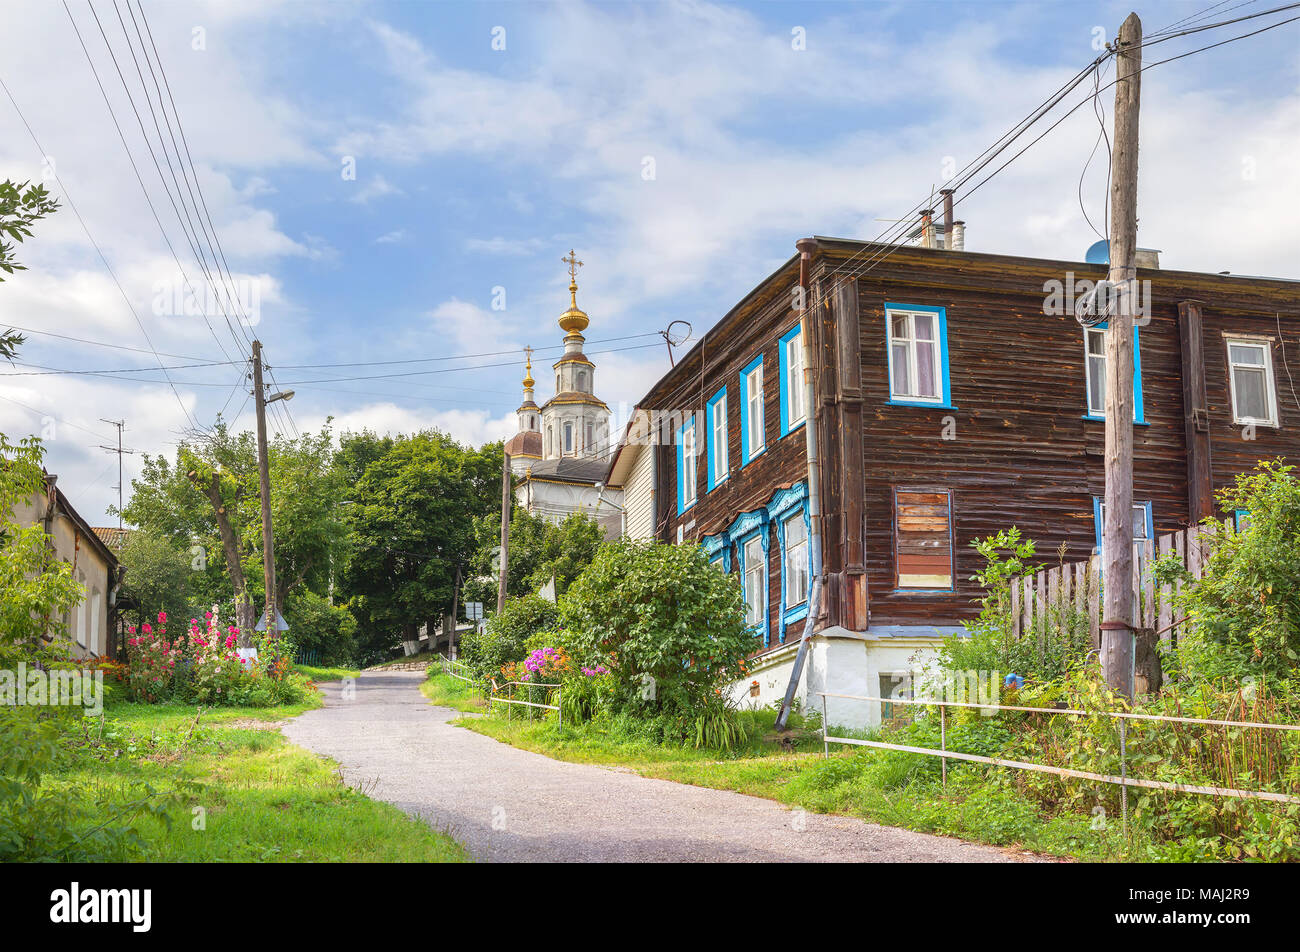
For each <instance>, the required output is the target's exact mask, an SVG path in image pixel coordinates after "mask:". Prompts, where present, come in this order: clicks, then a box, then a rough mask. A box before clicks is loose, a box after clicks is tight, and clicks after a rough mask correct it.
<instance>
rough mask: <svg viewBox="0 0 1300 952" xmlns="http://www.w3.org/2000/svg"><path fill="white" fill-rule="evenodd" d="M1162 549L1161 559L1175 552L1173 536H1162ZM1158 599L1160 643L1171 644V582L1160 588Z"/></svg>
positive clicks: (1159, 542)
mask: <svg viewBox="0 0 1300 952" xmlns="http://www.w3.org/2000/svg"><path fill="white" fill-rule="evenodd" d="M1157 545H1158V547H1159V549H1160V557H1161V558H1164V557H1165V556H1167V555H1168V554H1169V553H1170V552H1172V551H1174V540H1173V536H1172V535H1162V536H1161V537H1160V539H1159V541H1158V542H1157ZM1156 599H1157V602H1158V603H1159V605H1158V608H1157V614H1156V630H1157V631H1159V632H1160V641H1161V642H1162V643H1163V644H1166V645H1167V644H1169V641H1170V638H1171V636H1172V633H1171V631H1170V626H1171V625H1172V624H1173V623H1174V606H1173V600H1174V587H1173V585H1172V584H1170V583H1169V582H1166V583H1165V584H1163V585H1161V586H1160V590H1159V591H1158V592H1157V593H1156Z"/></svg>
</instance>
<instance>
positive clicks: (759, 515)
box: [725, 508, 772, 647]
mask: <svg viewBox="0 0 1300 952" xmlns="http://www.w3.org/2000/svg"><path fill="white" fill-rule="evenodd" d="M725 534H726V536H727V538H728V539H729V540H731V542H733V543H734V544H735V546H736V563H737V567H738V568H739V570H740V572H739V574H740V586H741V590H742V591H743V592H744V593H745V595H746V604H749V596H750V595H751V593H752V595H753V596H754V598H755V600H756V605H755V607H756V608H758V609H759V612H758V614H759V618H758V619H757V621H755V623H754V624H753V625H752V626H751V630H752V631H753V632H754V634H755V635H756V636H761V637H762V639H763V645H764V647H766V646H767V645H770V644H771V643H772V634H771V631H770V625H769V622H768V615H769V612H768V606H769V605H770V604H771V602H770V600H769V597H768V590H767V589H768V571H767V562H768V553H769V547H770V545H771V532H770V524H769V521H768V515H767V509H766V508H763V509H755V510H753V511H751V512H742V513H741V514H740V515H739V516H737V517H736V521H735V522H733V523H732V524H731V525H730V526H729V527H728V528H727V530H726V533H725ZM746 550H749V551H750V552H751V553H755V552H756V553H758V555H757V556H756V557H757V558H758V559H760V560H761V562H762V564H761V565H755V564H754V560H753V558H751V557H749V556H747V555H746ZM751 573H752V576H753V577H752V579H751Z"/></svg>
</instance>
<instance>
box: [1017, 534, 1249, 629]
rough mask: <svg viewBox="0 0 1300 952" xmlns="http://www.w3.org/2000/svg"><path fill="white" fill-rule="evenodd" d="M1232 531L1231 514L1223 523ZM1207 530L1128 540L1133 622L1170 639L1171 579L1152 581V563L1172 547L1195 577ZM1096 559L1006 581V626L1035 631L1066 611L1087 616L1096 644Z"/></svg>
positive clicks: (1206, 548)
mask: <svg viewBox="0 0 1300 952" xmlns="http://www.w3.org/2000/svg"><path fill="white" fill-rule="evenodd" d="M1224 525H1225V527H1226V528H1227V529H1228V530H1229V531H1232V520H1231V519H1229V520H1227V521H1226V522H1225V523H1224ZM1211 541H1212V538H1211V535H1210V532H1209V530H1208V529H1206V528H1204V527H1202V526H1192V527H1190V528H1187V529H1183V530H1182V531H1180V532H1171V533H1169V534H1168V535H1163V536H1160V537H1158V538H1156V539H1154V540H1151V539H1148V540H1146V541H1145V542H1135V543H1134V544H1133V578H1132V580H1131V582H1130V584H1131V585H1132V586H1133V616H1134V618H1133V624H1134V627H1136V628H1146V629H1149V630H1152V631H1155V632H1157V633H1158V634H1159V637H1160V640H1161V641H1164V642H1168V641H1170V639H1171V638H1173V637H1175V636H1176V634H1177V622H1179V621H1180V619H1178V618H1175V617H1174V607H1173V599H1174V595H1176V594H1177V591H1178V586H1177V584H1176V583H1175V584H1165V585H1156V582H1155V577H1154V575H1153V573H1152V571H1151V569H1152V563H1153V562H1154V561H1155V560H1156V559H1157V558H1163V557H1164V556H1166V555H1168V554H1169V553H1174V554H1176V555H1177V557H1178V561H1179V562H1181V563H1182V564H1183V566H1184V567H1185V568H1186V569H1187V571H1188V572H1189V573H1190V574H1191V576H1192V578H1194V579H1199V578H1200V577H1201V575H1202V573H1203V572H1204V571H1205V563H1206V561H1207V559H1208V558H1209V555H1210V546H1211ZM1100 580H1101V559H1100V557H1099V556H1097V555H1093V556H1092V557H1091V558H1090V559H1088V561H1086V562H1073V563H1066V564H1063V565H1058V566H1056V567H1055V568H1050V569H1043V570H1042V571H1040V572H1037V573H1035V574H1034V575H1027V576H1025V577H1023V578H1020V579H1016V580H1014V581H1013V582H1012V588H1011V619H1012V620H1011V631H1012V634H1013V635H1014V636H1015V637H1016V638H1023V637H1025V636H1031V637H1036V636H1041V635H1044V634H1046V633H1047V631H1049V630H1050V629H1053V628H1056V627H1058V626H1059V625H1061V624H1062V623H1064V622H1065V621H1066V620H1067V619H1068V618H1069V617H1070V616H1071V615H1073V616H1074V617H1075V618H1079V619H1082V618H1083V616H1084V615H1087V618H1088V636H1089V638H1090V639H1091V641H1092V645H1093V647H1098V646H1099V645H1100V644H1101V628H1100V624H1101V585H1100Z"/></svg>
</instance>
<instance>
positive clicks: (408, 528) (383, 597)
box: [342, 431, 502, 652]
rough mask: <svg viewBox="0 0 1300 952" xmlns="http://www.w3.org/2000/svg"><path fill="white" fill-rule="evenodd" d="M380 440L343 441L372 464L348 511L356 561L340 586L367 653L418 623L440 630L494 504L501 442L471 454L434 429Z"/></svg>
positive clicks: (411, 634)
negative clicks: (480, 523)
mask: <svg viewBox="0 0 1300 952" xmlns="http://www.w3.org/2000/svg"><path fill="white" fill-rule="evenodd" d="M376 442H377V440H375V438H373V436H372V437H371V438H370V441H369V442H367V441H366V440H365V439H363V440H361V441H358V440H355V439H354V440H353V441H351V443H350V444H349V445H350V447H351V449H352V451H353V455H354V458H358V459H360V458H367V457H368V458H369V462H368V463H367V465H366V467H365V471H364V473H363V475H362V476H361V477H360V478H359V479H358V480H356V482H355V484H354V485H353V486H352V494H351V495H352V499H351V500H350V502H351V503H352V504H351V505H349V506H347V507H346V510H345V513H346V518H347V520H348V522H349V524H350V526H351V547H352V557H351V559H350V562H349V564H348V568H347V571H346V573H345V575H344V577H343V580H342V589H343V590H344V591H345V592H348V593H349V596H350V602H349V607H350V608H351V609H352V611H353V613H354V614H355V615H356V616H357V619H358V621H359V622H360V623H361V625H362V628H363V630H364V631H366V632H367V638H366V647H365V650H367V651H369V652H384V651H386V650H388V649H391V648H393V647H396V645H397V644H398V642H399V641H401V640H403V639H406V640H414V638H415V637H416V631H417V629H418V628H419V626H420V625H421V624H428V626H429V630H430V631H436V630H437V628H438V626H439V623H440V619H441V617H442V616H443V614H444V613H446V612H448V611H450V609H451V606H452V600H453V597H454V595H455V590H456V579H457V577H458V574H459V573H460V572H461V571H463V566H464V565H465V564H466V563H467V562H468V561H469V559H470V556H471V555H472V552H473V548H474V520H475V519H476V518H479V517H481V516H484V515H486V514H487V513H489V512H491V511H492V509H493V508H495V507H496V506H497V505H499V503H497V501H496V500H497V499H498V498H499V496H498V495H497V494H498V493H499V492H500V478H501V475H500V474H501V461H502V456H501V445H500V444H499V443H494V444H489V445H488V446H485V447H483V448H482V449H481V450H473V449H469V448H467V447H464V446H461V445H460V444H459V443H457V442H456V441H455V440H453V439H451V437H449V436H447V435H445V434H442V433H438V432H436V431H429V432H423V433H417V434H415V435H414V436H410V437H402V438H399V439H396V440H394V441H393V442H392V444H391V446H390V447H389V448H388V449H387V451H386V452H383V453H382V455H375V453H374V452H372V450H378V449H379V448H380V447H379V446H376V445H374V444H375V443H376Z"/></svg>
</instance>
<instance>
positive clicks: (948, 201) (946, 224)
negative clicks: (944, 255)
mask: <svg viewBox="0 0 1300 952" xmlns="http://www.w3.org/2000/svg"><path fill="white" fill-rule="evenodd" d="M939 194H940V195H942V196H943V244H944V247H945V248H947V249H948V250H949V251H952V250H953V246H952V189H950V188H941V189H939Z"/></svg>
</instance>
